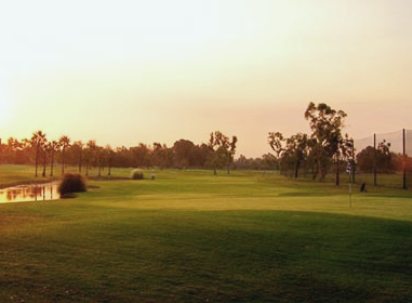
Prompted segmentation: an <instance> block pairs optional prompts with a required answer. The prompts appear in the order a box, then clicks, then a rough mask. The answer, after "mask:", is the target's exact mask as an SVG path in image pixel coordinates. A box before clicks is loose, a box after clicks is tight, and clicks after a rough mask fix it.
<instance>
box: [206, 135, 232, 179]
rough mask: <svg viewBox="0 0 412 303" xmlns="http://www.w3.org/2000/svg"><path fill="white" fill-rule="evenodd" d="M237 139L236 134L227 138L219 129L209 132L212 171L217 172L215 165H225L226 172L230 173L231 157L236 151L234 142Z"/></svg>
mask: <svg viewBox="0 0 412 303" xmlns="http://www.w3.org/2000/svg"><path fill="white" fill-rule="evenodd" d="M237 142H238V139H237V137H236V136H232V139H229V137H228V136H226V135H224V134H223V133H222V132H220V131H215V132H212V133H211V134H210V138H209V148H210V150H211V151H212V153H211V164H212V166H213V173H214V174H215V175H216V174H217V171H216V169H217V167H218V166H221V165H224V166H226V170H227V173H228V174H230V166H231V165H232V163H233V158H234V155H235V153H236V144H237Z"/></svg>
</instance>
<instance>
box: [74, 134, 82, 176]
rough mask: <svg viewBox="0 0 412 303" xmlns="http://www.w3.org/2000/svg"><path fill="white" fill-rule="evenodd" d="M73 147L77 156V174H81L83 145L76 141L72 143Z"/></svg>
mask: <svg viewBox="0 0 412 303" xmlns="http://www.w3.org/2000/svg"><path fill="white" fill-rule="evenodd" d="M73 147H74V149H75V152H76V154H77V165H78V171H79V174H81V173H82V168H83V148H84V144H83V142H82V141H80V140H78V141H75V142H73Z"/></svg>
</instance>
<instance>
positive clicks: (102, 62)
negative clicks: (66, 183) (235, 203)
mask: <svg viewBox="0 0 412 303" xmlns="http://www.w3.org/2000/svg"><path fill="white" fill-rule="evenodd" d="M410 3H411V2H409V1H405V0H403V1H402V0H396V1H389V0H388V1H383V0H364V1H355V0H353V1H321V0H310V1H297V0H295V1H293V0H292V1H290V0H289V1H286V0H285V1H275V0H273V1H266V0H258V1H252V0H248V1H247V0H233V1H232V0H208V1H196V0H181V1H167V0H164V1H67V2H65V4H62V3H61V2H60V1H51V0H50V1H4V2H3V3H2V4H0V37H1V38H0V39H1V40H0V41H1V47H0V137H2V138H5V137H8V136H15V137H19V138H20V137H25V136H26V137H28V136H30V134H31V133H32V132H33V131H35V130H37V129H42V130H43V131H44V132H45V133H47V135H48V136H49V137H59V136H60V135H61V134H63V133H64V134H67V135H68V136H70V137H72V138H73V139H82V140H88V139H90V138H95V139H96V140H97V142H98V143H99V144H102V145H103V144H112V145H114V146H119V145H126V146H130V145H136V144H138V143H139V142H144V143H148V144H151V143H153V142H161V143H167V144H168V145H170V144H173V142H174V141H175V140H178V139H180V138H186V139H190V140H192V141H194V142H195V143H200V142H206V141H207V140H208V134H209V133H210V132H211V131H214V130H221V131H223V132H224V133H225V134H228V135H237V136H238V138H239V148H238V152H237V155H240V154H245V155H247V156H260V155H261V154H262V153H264V152H269V151H270V148H269V146H268V144H267V142H266V137H267V133H268V132H269V131H281V132H284V133H286V134H292V133H293V132H297V131H305V130H306V128H307V122H306V121H305V120H304V118H303V112H304V110H305V109H306V106H307V104H308V103H309V102H310V101H314V102H326V103H328V104H330V105H332V106H333V107H335V108H340V109H343V110H345V111H346V112H347V113H348V115H349V116H348V119H347V123H346V124H347V131H348V132H349V133H350V134H351V135H352V136H353V137H363V136H369V135H371V134H372V133H373V132H387V131H393V130H397V129H401V128H412V124H411V122H410V121H411V119H410V113H411V112H412V85H411V81H410V71H411V70H412V39H411V37H412V4H410ZM22 121H23V122H22Z"/></svg>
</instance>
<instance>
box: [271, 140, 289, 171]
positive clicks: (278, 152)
mask: <svg viewBox="0 0 412 303" xmlns="http://www.w3.org/2000/svg"><path fill="white" fill-rule="evenodd" d="M268 143H269V146H270V148H271V149H272V150H273V151H274V152H275V157H276V160H277V161H278V166H279V173H280V174H282V164H281V162H282V153H283V152H284V151H285V147H284V145H285V138H284V137H283V135H282V133H280V132H270V133H269V134H268Z"/></svg>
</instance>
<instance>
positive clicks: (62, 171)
mask: <svg viewBox="0 0 412 303" xmlns="http://www.w3.org/2000/svg"><path fill="white" fill-rule="evenodd" d="M64 152H65V149H64V148H63V151H62V176H63V175H64V164H65V163H64V156H65V155H64Z"/></svg>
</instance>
